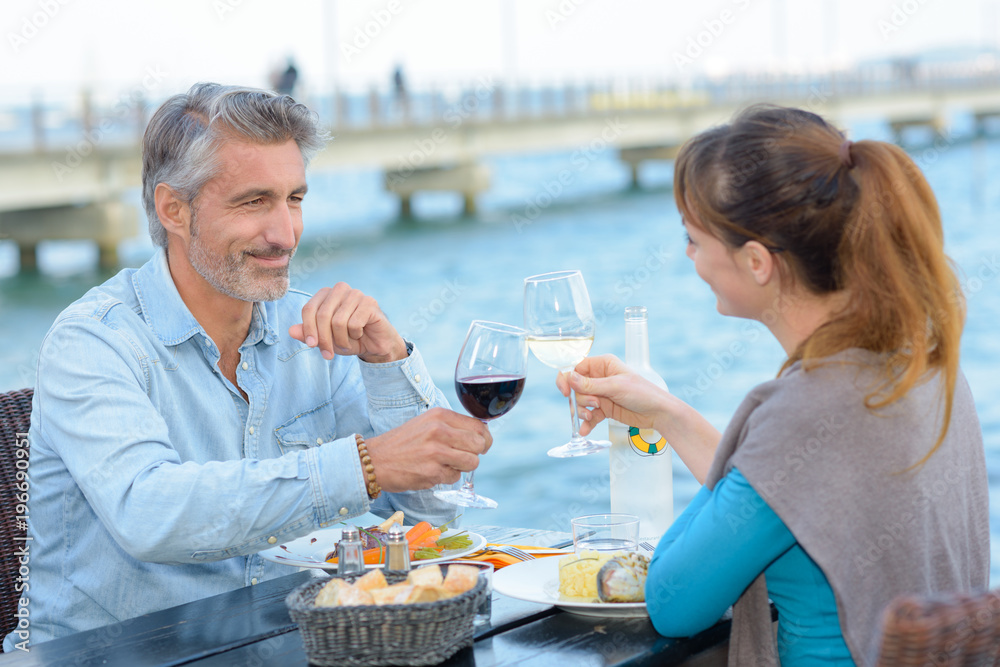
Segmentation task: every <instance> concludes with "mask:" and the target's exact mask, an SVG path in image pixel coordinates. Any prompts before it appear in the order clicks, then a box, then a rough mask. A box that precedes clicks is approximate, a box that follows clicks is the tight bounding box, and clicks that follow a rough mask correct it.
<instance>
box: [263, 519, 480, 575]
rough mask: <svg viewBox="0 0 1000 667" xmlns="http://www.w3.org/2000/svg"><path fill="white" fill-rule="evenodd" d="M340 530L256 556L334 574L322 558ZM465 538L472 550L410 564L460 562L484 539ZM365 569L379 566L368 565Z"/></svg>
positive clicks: (453, 532)
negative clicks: (328, 571) (470, 542)
mask: <svg viewBox="0 0 1000 667" xmlns="http://www.w3.org/2000/svg"><path fill="white" fill-rule="evenodd" d="M409 529H410V526H404V530H409ZM340 530H341V529H340V528H323V529H322V530H317V531H315V532H312V533H309V534H308V535H305V536H303V537H300V538H298V539H296V540H292V541H291V542H286V543H284V544H279V545H277V546H274V547H271V548H270V549H265V550H264V551H261V552H260V555H261V557H262V558H264V559H265V560H269V561H272V562H274V563H281V564H282V565H292V566H294V567H312V568H319V569H323V570H336V569H337V564H336V563H327V562H326V561H325V560H324V558H326V555H327V554H328V553H330V552H331V551H333V550H334V549H335V548H336V547H337V542H339V541H340ZM461 532H463V531H462V529H461V528H458V529H454V530H446V531H444V533H443V534H442V535H441V537H451V536H452V535H457V534H458V533H461ZM466 535H468V536H469V538H470V539H472V546H470V547H466V548H464V549H445V550H444V551H442V552H441V555H440V556H439V557H437V558H428V559H427V560H417V561H413V562H414V563H416V564H419V565H425V564H428V563H437V562H439V561H444V560H451V559H453V558H461V557H462V556H468V555H469V554H471V553H475V552H476V551H479V550H480V549H482V548H483V547H485V546H486V538H485V537H483V536H482V535H477V534H476V533H469V532H467V533H466ZM367 567H380V566H378V565H368V566H367Z"/></svg>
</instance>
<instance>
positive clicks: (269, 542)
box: [267, 535, 278, 544]
mask: <svg viewBox="0 0 1000 667" xmlns="http://www.w3.org/2000/svg"><path fill="white" fill-rule="evenodd" d="M277 541H278V538H277V537H275V536H274V535H272V536H271V537H269V538H267V543H268V544H274V543H275V542H277Z"/></svg>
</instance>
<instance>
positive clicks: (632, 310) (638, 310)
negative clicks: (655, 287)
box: [625, 306, 646, 320]
mask: <svg viewBox="0 0 1000 667" xmlns="http://www.w3.org/2000/svg"><path fill="white" fill-rule="evenodd" d="M625 319H626V320H644V319H646V306H625Z"/></svg>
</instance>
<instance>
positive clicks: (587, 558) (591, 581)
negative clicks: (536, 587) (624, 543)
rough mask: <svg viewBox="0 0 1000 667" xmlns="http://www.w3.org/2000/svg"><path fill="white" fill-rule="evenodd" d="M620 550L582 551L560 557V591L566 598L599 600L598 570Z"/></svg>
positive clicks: (587, 600)
mask: <svg viewBox="0 0 1000 667" xmlns="http://www.w3.org/2000/svg"><path fill="white" fill-rule="evenodd" d="M618 553H620V552H610V551H581V552H580V553H576V554H570V555H568V556H563V557H562V558H560V559H559V593H560V594H561V595H562V596H563V597H564V598H570V599H574V600H580V601H586V602H597V601H598V599H597V571H598V570H600V569H601V566H602V565H604V564H605V563H606V562H608V561H609V560H611V558H612V557H614V556H615V555H617V554H618Z"/></svg>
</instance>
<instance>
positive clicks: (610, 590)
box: [597, 553, 649, 602]
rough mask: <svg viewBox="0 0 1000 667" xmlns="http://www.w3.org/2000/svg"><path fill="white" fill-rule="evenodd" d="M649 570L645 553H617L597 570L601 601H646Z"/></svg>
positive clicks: (598, 590)
mask: <svg viewBox="0 0 1000 667" xmlns="http://www.w3.org/2000/svg"><path fill="white" fill-rule="evenodd" d="M648 572H649V558H647V557H646V556H645V555H643V554H639V553H628V554H624V555H617V556H615V557H614V558H612V559H611V560H609V561H607V562H606V563H604V565H602V566H601V569H600V570H598V571H597V597H598V598H600V600H601V602H645V601H646V574H647V573H648Z"/></svg>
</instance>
